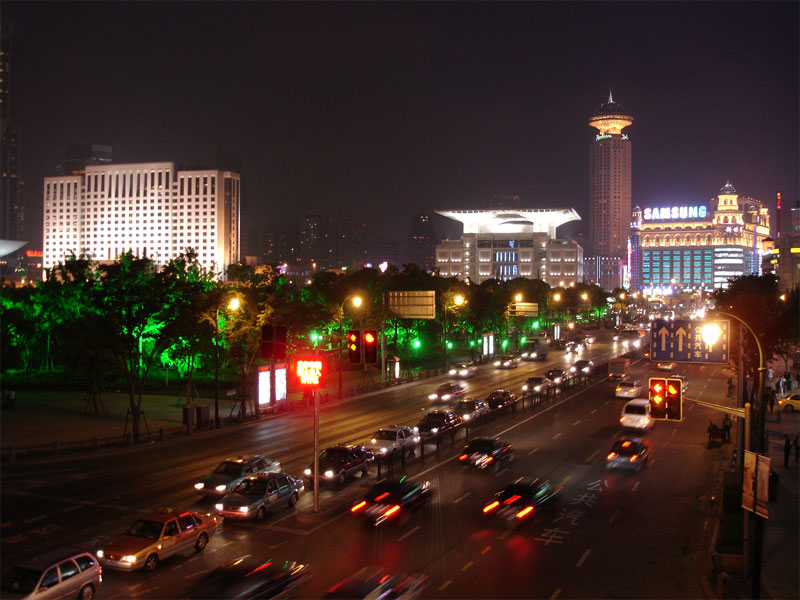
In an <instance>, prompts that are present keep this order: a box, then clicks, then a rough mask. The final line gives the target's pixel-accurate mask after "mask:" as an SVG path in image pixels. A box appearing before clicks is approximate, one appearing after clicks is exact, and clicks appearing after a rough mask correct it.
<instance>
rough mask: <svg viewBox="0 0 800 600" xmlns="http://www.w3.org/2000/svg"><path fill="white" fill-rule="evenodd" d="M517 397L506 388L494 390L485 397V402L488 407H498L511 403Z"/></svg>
mask: <svg viewBox="0 0 800 600" xmlns="http://www.w3.org/2000/svg"><path fill="white" fill-rule="evenodd" d="M516 399H517V396H516V394H514V393H513V392H510V391H508V390H495V391H493V392H492V393H491V394H489V395H488V396H487V397H486V404H488V405H489V408H500V407H501V406H505V405H506V404H511V403H512V402H514V401H515V400H516Z"/></svg>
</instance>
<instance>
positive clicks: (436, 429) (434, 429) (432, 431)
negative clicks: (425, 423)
mask: <svg viewBox="0 0 800 600" xmlns="http://www.w3.org/2000/svg"><path fill="white" fill-rule="evenodd" d="M431 433H439V428H438V427H434V428H433V429H431Z"/></svg>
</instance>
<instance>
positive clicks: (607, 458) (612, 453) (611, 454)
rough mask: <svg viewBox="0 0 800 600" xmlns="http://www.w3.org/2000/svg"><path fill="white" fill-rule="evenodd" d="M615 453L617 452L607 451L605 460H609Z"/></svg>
mask: <svg viewBox="0 0 800 600" xmlns="http://www.w3.org/2000/svg"><path fill="white" fill-rule="evenodd" d="M616 455H617V453H616V452H609V453H608V456H606V460H611V459H612V458H614V457H615V456H616Z"/></svg>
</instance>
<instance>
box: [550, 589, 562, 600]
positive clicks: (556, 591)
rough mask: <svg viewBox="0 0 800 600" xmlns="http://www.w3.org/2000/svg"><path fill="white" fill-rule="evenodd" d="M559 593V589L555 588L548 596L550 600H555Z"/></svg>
mask: <svg viewBox="0 0 800 600" xmlns="http://www.w3.org/2000/svg"><path fill="white" fill-rule="evenodd" d="M560 593H561V588H556V589H555V591H554V592H553V593H552V594H550V600H556V598H558V595H559V594H560Z"/></svg>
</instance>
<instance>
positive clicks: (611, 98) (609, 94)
mask: <svg viewBox="0 0 800 600" xmlns="http://www.w3.org/2000/svg"><path fill="white" fill-rule="evenodd" d="M608 101H609V102H613V101H614V97H613V96H612V95H611V90H608Z"/></svg>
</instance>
